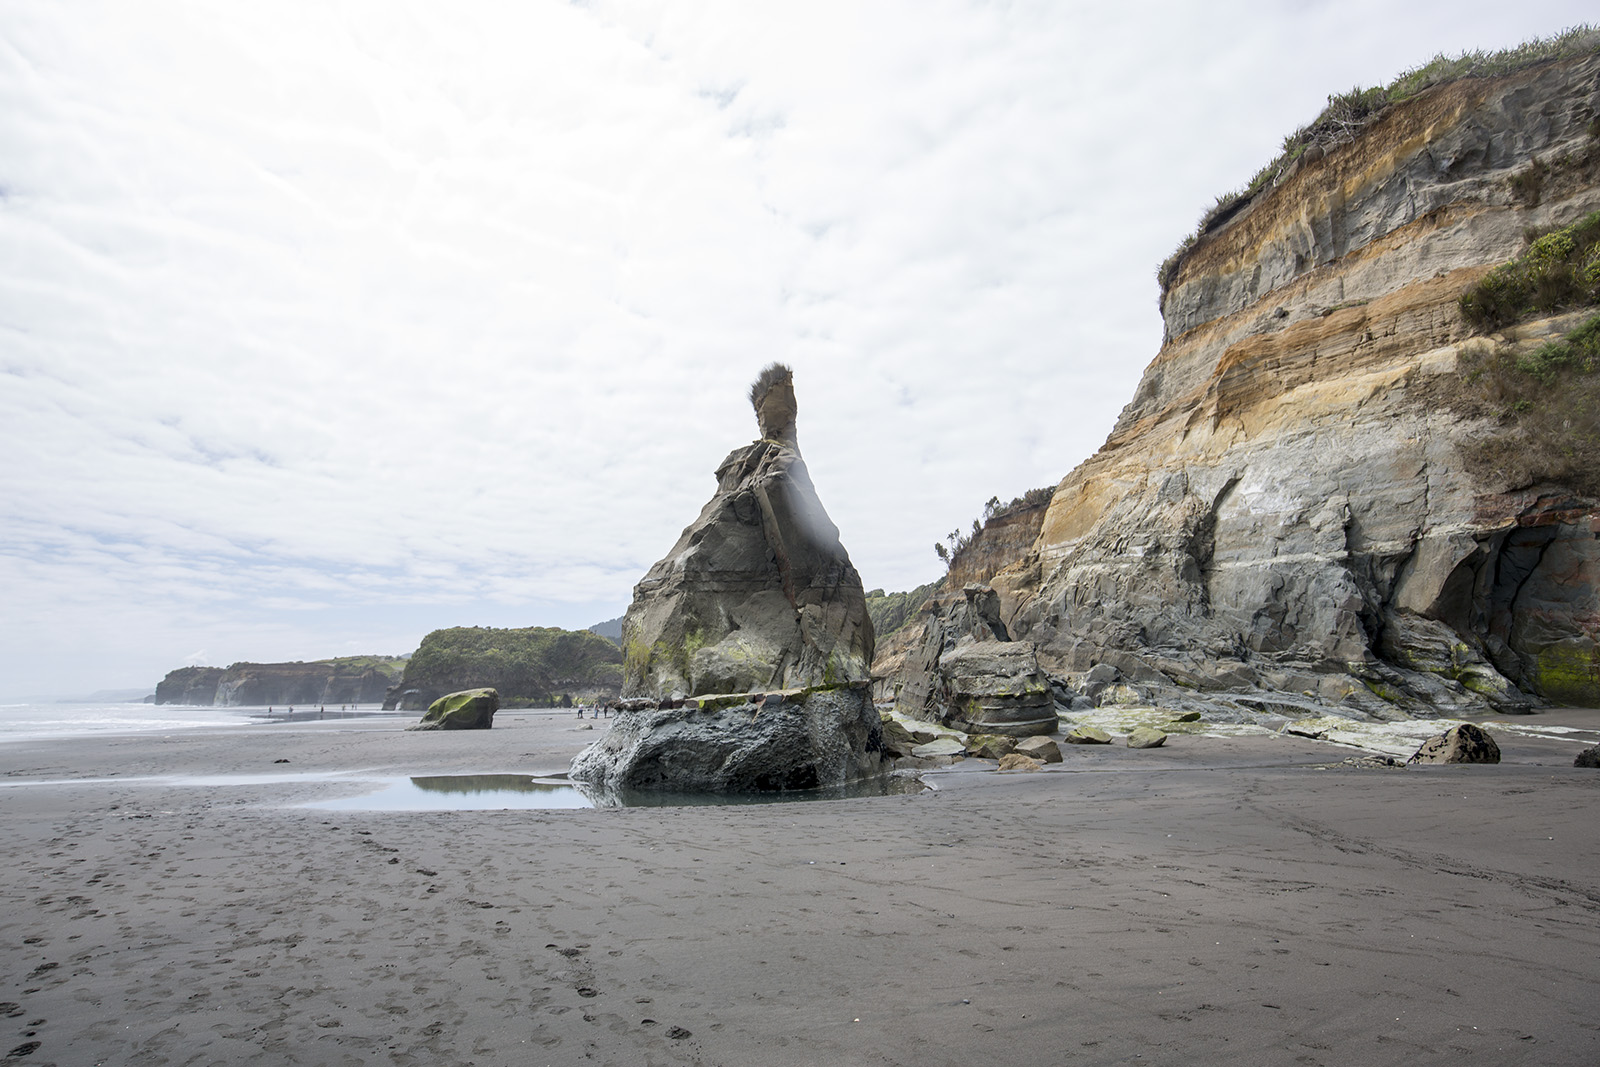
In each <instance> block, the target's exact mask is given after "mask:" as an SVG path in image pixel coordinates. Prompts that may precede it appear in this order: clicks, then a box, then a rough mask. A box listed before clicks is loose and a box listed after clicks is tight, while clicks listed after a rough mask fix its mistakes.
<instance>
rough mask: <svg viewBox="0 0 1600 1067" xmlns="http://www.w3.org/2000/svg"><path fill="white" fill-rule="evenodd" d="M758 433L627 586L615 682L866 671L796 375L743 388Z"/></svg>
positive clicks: (867, 627)
mask: <svg viewBox="0 0 1600 1067" xmlns="http://www.w3.org/2000/svg"><path fill="white" fill-rule="evenodd" d="M750 403H751V405H752V406H753V407H754V408H755V412H756V421H757V423H758V425H759V426H760V431H761V437H760V439H759V440H756V441H754V442H752V443H750V444H748V445H745V446H744V447H743V448H738V449H735V450H734V451H733V452H731V453H730V454H729V455H728V457H727V458H726V459H724V460H723V461H722V464H721V465H720V466H719V467H718V468H717V491H716V494H715V495H714V496H713V497H712V498H711V500H710V502H709V503H707V504H706V506H705V507H704V508H702V509H701V511H700V517H699V518H697V519H696V520H695V521H694V522H693V523H691V524H690V525H689V527H688V528H687V529H685V530H684V531H683V534H682V535H681V536H680V537H679V538H678V542H677V544H675V545H673V546H672V550H671V551H670V552H668V553H667V555H666V558H664V559H662V560H661V561H660V562H659V563H657V564H656V565H655V566H653V567H651V568H650V570H649V572H648V573H647V574H646V575H645V576H644V579H643V580H642V581H640V582H639V584H638V585H636V586H635V587H634V591H633V603H632V605H631V606H629V608H628V613H627V615H626V617H625V618H624V619H623V623H622V648H623V652H624V656H625V660H624V664H623V695H624V696H631V697H651V698H656V699H660V698H664V697H670V696H671V695H672V694H673V693H678V694H680V695H684V696H687V695H692V694H701V693H736V692H755V691H760V690H776V689H798V688H806V687H813V686H821V685H837V684H840V683H844V682H855V681H867V680H869V679H870V677H871V668H870V665H871V663H872V653H873V635H872V621H871V619H870V618H869V617H868V615H867V605H866V598H865V596H864V594H863V592H862V588H861V576H860V575H858V574H857V573H856V569H855V567H854V566H852V565H851V563H850V554H849V553H848V552H846V551H845V549H844V545H842V544H840V542H839V530H838V528H837V527H836V526H834V524H833V522H832V520H830V519H829V518H828V513H827V512H826V511H825V510H823V507H822V502H821V501H820V500H819V499H818V498H817V491H816V489H815V488H814V487H813V486H812V484H811V475H810V474H809V473H808V472H807V470H806V464H805V460H803V459H802V458H801V456H800V447H799V444H798V442H797V438H796V432H795V419H796V414H797V405H796V403H795V394H794V374H793V372H792V371H791V370H790V369H789V368H788V367H786V366H784V365H783V364H781V363H773V364H770V365H769V366H768V367H767V368H766V369H765V370H763V371H762V372H761V374H760V375H759V376H758V377H757V378H756V380H755V382H754V384H752V385H751V387H750Z"/></svg>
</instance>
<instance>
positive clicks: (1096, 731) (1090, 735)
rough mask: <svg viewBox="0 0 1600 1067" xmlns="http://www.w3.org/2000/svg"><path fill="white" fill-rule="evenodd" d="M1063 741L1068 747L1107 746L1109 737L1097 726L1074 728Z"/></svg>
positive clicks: (1109, 741)
mask: <svg viewBox="0 0 1600 1067" xmlns="http://www.w3.org/2000/svg"><path fill="white" fill-rule="evenodd" d="M1065 740H1066V742H1067V744H1069V745H1109V744H1110V743H1111V735H1110V734H1108V733H1106V732H1105V731H1104V730H1102V729H1100V727H1098V726H1074V727H1073V728H1072V729H1070V730H1068V731H1067V736H1066V738H1065Z"/></svg>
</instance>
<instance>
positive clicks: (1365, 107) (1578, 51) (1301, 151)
mask: <svg viewBox="0 0 1600 1067" xmlns="http://www.w3.org/2000/svg"><path fill="white" fill-rule="evenodd" d="M1594 52H1600V31H1597V30H1596V29H1595V28H1594V27H1592V26H1589V25H1582V26H1574V27H1573V28H1572V29H1569V30H1567V31H1565V32H1563V33H1559V34H1556V35H1555V36H1554V37H1545V38H1536V39H1534V40H1531V41H1527V42H1524V43H1523V44H1520V45H1518V46H1517V47H1515V48H1508V49H1505V50H1504V51H1500V52H1463V53H1462V54H1460V55H1458V56H1446V55H1438V56H1435V57H1434V58H1433V59H1432V60H1431V61H1429V62H1427V63H1424V64H1423V65H1422V66H1420V67H1414V68H1412V69H1411V70H1408V71H1406V72H1405V73H1403V74H1401V75H1400V76H1399V77H1398V78H1396V79H1395V80H1394V81H1392V82H1390V83H1389V84H1388V85H1386V86H1375V87H1372V88H1369V89H1362V88H1359V87H1358V88H1354V89H1351V90H1350V91H1349V92H1347V93H1338V94H1333V95H1330V96H1329V97H1328V106H1327V107H1325V108H1323V110H1322V113H1321V114H1320V115H1318V116H1317V117H1316V119H1315V120H1314V121H1312V122H1311V123H1310V124H1309V125H1306V126H1302V127H1301V128H1300V129H1298V130H1296V131H1295V132H1294V133H1292V134H1290V135H1289V136H1288V137H1285V138H1284V139H1283V148H1282V150H1281V151H1280V152H1279V153H1278V155H1277V156H1276V157H1275V158H1274V159H1273V160H1272V161H1271V162H1270V163H1268V164H1267V165H1266V166H1264V167H1262V168H1261V169H1260V170H1259V171H1257V172H1256V174H1255V176H1254V177H1253V178H1251V179H1250V182H1249V184H1248V185H1246V186H1245V187H1244V188H1243V189H1239V190H1236V191H1234V192H1231V193H1225V194H1224V195H1222V196H1219V197H1217V202H1216V203H1215V204H1213V205H1212V207H1211V209H1210V210H1209V211H1207V212H1206V213H1205V214H1204V215H1203V216H1202V217H1201V219H1200V224H1199V226H1198V227H1197V228H1196V229H1195V232H1194V233H1192V234H1190V235H1189V236H1188V237H1186V238H1184V240H1183V243H1182V244H1180V245H1179V246H1178V248H1177V249H1176V250H1175V251H1174V252H1173V253H1172V255H1170V256H1168V257H1167V259H1166V260H1165V261H1164V262H1163V263H1162V264H1161V266H1160V267H1158V268H1157V269H1156V280H1157V281H1158V282H1159V283H1160V285H1161V291H1162V292H1163V293H1165V292H1166V291H1167V289H1168V287H1170V286H1171V284H1172V282H1173V280H1174V279H1175V278H1176V277H1177V275H1178V267H1179V266H1180V265H1181V264H1182V262H1183V257H1184V256H1185V255H1186V254H1187V253H1188V251H1189V250H1190V249H1191V248H1193V247H1194V245H1195V242H1197V241H1198V240H1199V239H1200V238H1201V237H1202V236H1203V235H1204V234H1206V233H1209V232H1210V231H1211V230H1213V229H1215V228H1217V227H1218V226H1221V225H1222V224H1223V223H1225V222H1227V221H1228V220H1229V219H1230V218H1232V217H1233V216H1234V215H1236V214H1238V213H1239V212H1240V211H1241V210H1243V209H1244V208H1245V206H1246V205H1248V204H1249V203H1250V201H1251V200H1253V199H1254V198H1255V197H1256V195H1257V194H1259V193H1261V192H1263V191H1264V190H1267V189H1270V188H1271V187H1272V186H1273V185H1275V184H1276V183H1277V182H1278V180H1279V179H1280V178H1282V177H1284V176H1285V175H1286V174H1287V173H1288V172H1289V171H1290V169H1291V168H1292V167H1293V166H1294V164H1295V163H1296V162H1297V161H1299V160H1300V159H1301V158H1302V157H1303V156H1305V155H1306V153H1307V152H1313V153H1314V154H1316V155H1320V154H1321V153H1322V152H1324V151H1326V150H1327V149H1329V148H1332V147H1336V146H1338V145H1341V144H1345V143H1348V142H1350V141H1353V140H1355V139H1356V137H1358V136H1360V134H1361V131H1362V130H1363V129H1364V128H1366V126H1367V125H1369V124H1370V123H1371V122H1372V121H1373V120H1374V119H1376V118H1377V117H1378V116H1379V115H1380V114H1382V113H1383V111H1384V110H1385V109H1387V108H1389V107H1391V106H1393V105H1395V104H1398V103H1400V102H1402V101H1404V100H1409V99H1410V98H1412V97H1414V96H1417V95H1418V94H1420V93H1422V92H1423V91H1424V90H1426V89H1431V88H1432V87H1434V86H1436V85H1444V84H1447V83H1449V82H1453V81H1460V80H1461V79H1463V78H1498V77H1501V76H1503V75H1506V74H1513V73H1515V72H1517V71H1519V70H1523V69H1525V68H1527V67H1531V66H1534V65H1535V64H1538V63H1545V62H1549V61H1552V60H1558V59H1571V58H1574V57H1577V56H1583V55H1589V54H1591V53H1594ZM1590 133H1591V135H1593V134H1595V130H1594V128H1593V126H1591V129H1590ZM1535 180H1536V179H1535Z"/></svg>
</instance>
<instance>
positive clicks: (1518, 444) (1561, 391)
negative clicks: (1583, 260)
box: [1462, 315, 1600, 496]
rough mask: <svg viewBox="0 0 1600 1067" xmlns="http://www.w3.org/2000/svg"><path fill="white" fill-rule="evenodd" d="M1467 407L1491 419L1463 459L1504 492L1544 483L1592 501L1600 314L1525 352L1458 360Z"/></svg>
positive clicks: (1599, 444)
mask: <svg viewBox="0 0 1600 1067" xmlns="http://www.w3.org/2000/svg"><path fill="white" fill-rule="evenodd" d="M1463 365H1464V367H1465V368H1466V369H1467V373H1466V374H1465V375H1464V376H1463V379H1462V380H1463V383H1464V384H1465V386H1466V387H1467V396H1468V399H1469V402H1471V403H1472V405H1473V406H1475V407H1476V408H1477V409H1478V410H1480V411H1482V412H1484V413H1487V414H1490V415H1492V416H1494V417H1496V418H1497V419H1498V426H1497V428H1496V429H1495V431H1494V432H1493V433H1491V434H1489V435H1488V436H1486V437H1484V438H1483V439H1481V440H1479V441H1477V442H1476V443H1475V444H1474V445H1473V446H1472V447H1471V448H1470V449H1468V451H1467V457H1468V459H1469V460H1470V461H1471V462H1472V464H1473V466H1474V467H1476V468H1477V469H1478V470H1479V471H1481V472H1483V473H1485V474H1487V475H1489V476H1491V477H1493V478H1496V479H1497V480H1499V481H1501V482H1503V483H1504V484H1505V485H1506V486H1507V487H1509V488H1520V487H1522V486H1527V485H1533V484H1536V483H1538V482H1543V481H1550V482H1556V483H1559V484H1563V485H1566V486H1568V487H1569V488H1571V489H1574V490H1576V491H1578V492H1580V493H1586V494H1588V495H1590V496H1600V373H1597V371H1600V315H1592V316H1590V317H1589V318H1588V319H1587V320H1585V321H1584V322H1583V323H1582V324H1581V325H1579V326H1578V328H1577V329H1575V330H1572V331H1571V332H1569V333H1568V334H1567V335H1566V336H1565V337H1564V338H1561V339H1560V340H1556V341H1549V342H1546V343H1545V344H1542V345H1540V346H1539V347H1538V348H1535V349H1533V350H1532V351H1524V352H1519V351H1518V350H1517V349H1516V348H1513V347H1510V346H1507V347H1504V348H1498V349H1494V350H1492V351H1491V352H1490V353H1488V354H1486V355H1485V354H1479V355H1477V356H1476V357H1472V356H1467V357H1464V358H1463Z"/></svg>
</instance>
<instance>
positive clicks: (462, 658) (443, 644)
mask: <svg viewBox="0 0 1600 1067" xmlns="http://www.w3.org/2000/svg"><path fill="white" fill-rule="evenodd" d="M480 688H487V689H494V690H497V691H498V692H499V694H500V704H501V706H502V707H530V706H532V707H542V706H548V705H550V704H552V703H555V702H558V701H560V700H561V699H562V698H563V697H566V698H570V699H571V700H573V701H579V702H590V701H594V700H600V699H607V698H610V697H615V696H616V695H617V694H618V693H619V692H621V689H622V650H621V649H619V648H618V647H617V646H616V645H615V644H614V643H612V642H611V641H608V640H607V639H606V638H604V637H601V636H600V635H598V634H594V633H590V632H589V631H587V630H562V629H560V628H558V627H555V626H529V627H526V628H522V629H497V628H495V627H485V626H457V627H452V628H450V629H446V630H435V631H433V632H432V633H430V634H428V635H427V636H426V637H424V638H423V639H422V644H421V645H420V646H418V648H417V651H416V652H415V653H413V654H412V656H411V659H410V660H409V661H408V662H407V663H406V670H405V677H403V678H402V679H401V680H400V682H399V684H398V685H395V686H392V687H391V688H390V689H389V692H388V694H387V696H382V697H381V699H382V700H383V702H384V704H383V706H384V707H385V708H387V709H390V710H393V709H395V708H399V709H401V710H403V711H420V710H424V709H426V708H427V707H428V705H429V704H431V703H433V702H434V701H435V700H437V699H439V698H440V697H442V696H444V695H445V694H446V693H454V692H459V691H461V690H464V689H480Z"/></svg>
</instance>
